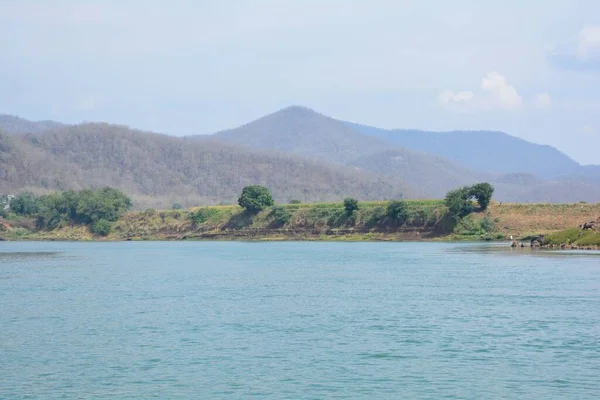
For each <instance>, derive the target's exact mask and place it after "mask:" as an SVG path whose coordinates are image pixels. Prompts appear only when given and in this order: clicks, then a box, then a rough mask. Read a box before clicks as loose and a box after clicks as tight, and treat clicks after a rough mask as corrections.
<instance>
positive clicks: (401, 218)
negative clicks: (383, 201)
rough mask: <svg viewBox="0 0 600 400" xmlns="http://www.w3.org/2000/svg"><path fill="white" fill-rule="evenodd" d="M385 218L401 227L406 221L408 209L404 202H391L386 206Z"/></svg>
mask: <svg viewBox="0 0 600 400" xmlns="http://www.w3.org/2000/svg"><path fill="white" fill-rule="evenodd" d="M386 214H387V217H388V218H390V219H391V220H392V221H394V222H395V223H397V224H399V225H402V224H404V223H405V222H406V220H407V219H408V207H407V205H406V202H405V201H402V200H393V201H390V203H389V204H388V206H387V212H386Z"/></svg>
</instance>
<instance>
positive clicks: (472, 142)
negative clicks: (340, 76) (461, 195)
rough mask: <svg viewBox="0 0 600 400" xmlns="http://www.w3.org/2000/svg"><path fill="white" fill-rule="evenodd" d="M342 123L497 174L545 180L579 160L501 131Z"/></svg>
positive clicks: (574, 166)
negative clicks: (524, 174)
mask: <svg viewBox="0 0 600 400" xmlns="http://www.w3.org/2000/svg"><path fill="white" fill-rule="evenodd" d="M344 123H345V124H346V125H347V126H348V127H351V128H352V129H354V130H356V131H358V132H361V133H364V134H365V135H368V136H371V137H374V138H377V139H378V140H383V141H385V142H388V143H390V144H393V145H396V146H402V147H406V148H408V149H411V150H416V151H424V152H428V153H432V154H436V155H439V156H441V157H444V158H447V159H449V160H453V161H455V162H459V163H461V164H463V165H464V166H466V167H469V168H473V169H475V170H478V171H486V172H491V173H498V174H512V173H531V174H534V175H537V176H539V177H542V178H545V179H554V178H557V177H559V176H561V175H566V174H571V173H574V172H575V171H576V170H577V169H578V168H579V167H580V165H579V163H577V162H576V161H575V160H573V159H572V158H570V157H569V156H567V155H566V154H564V153H562V152H560V151H559V150H557V149H555V148H554V147H551V146H548V145H541V144H535V143H531V142H528V141H526V140H524V139H521V138H517V137H514V136H511V135H508V134H506V133H504V132H495V131H449V132H429V131H421V130H408V129H394V130H385V129H379V128H374V127H371V126H366V125H360V124H355V123H351V122H344Z"/></svg>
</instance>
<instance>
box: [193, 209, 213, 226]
mask: <svg viewBox="0 0 600 400" xmlns="http://www.w3.org/2000/svg"><path fill="white" fill-rule="evenodd" d="M218 213H219V212H218V211H217V210H215V209H214V208H208V207H206V208H200V209H199V210H197V211H195V212H193V213H190V220H191V221H192V223H193V224H194V225H200V224H203V223H205V222H206V221H208V220H209V219H211V218H212V217H214V216H215V215H217V214H218Z"/></svg>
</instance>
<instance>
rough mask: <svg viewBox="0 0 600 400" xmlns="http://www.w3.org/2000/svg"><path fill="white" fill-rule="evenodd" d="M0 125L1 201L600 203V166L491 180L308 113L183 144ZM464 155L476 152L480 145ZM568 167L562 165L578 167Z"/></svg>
mask: <svg viewBox="0 0 600 400" xmlns="http://www.w3.org/2000/svg"><path fill="white" fill-rule="evenodd" d="M2 120H3V121H4V122H5V125H4V128H3V129H6V127H9V129H12V132H13V134H11V135H9V134H6V133H4V134H2V133H1V131H0V178H1V180H0V193H2V192H4V193H6V192H16V191H23V190H31V191H34V192H43V191H49V190H55V189H81V188H86V187H92V188H94V187H100V186H107V185H108V186H113V187H116V188H119V189H121V190H123V191H125V192H126V193H128V194H129V195H131V196H133V197H134V200H135V204H136V207H138V208H143V207H149V206H152V207H163V208H164V207H169V206H171V205H172V204H173V203H180V204H183V205H184V206H191V205H202V204H221V203H223V204H231V203H234V202H235V201H236V199H237V196H238V195H239V193H240V191H241V189H242V188H243V186H245V185H247V184H263V185H266V186H268V187H270V188H271V190H272V191H273V193H274V195H275V197H276V198H277V200H278V201H288V200H290V199H299V200H302V201H334V200H339V199H341V198H343V197H347V196H351V197H357V198H359V199H361V200H369V199H373V200H375V199H377V200H384V199H390V198H397V197H400V196H404V197H405V198H442V197H443V196H444V195H445V193H446V192H447V191H448V190H450V189H453V188H456V187H458V186H462V185H470V184H473V183H475V182H479V181H488V182H490V183H492V184H493V185H494V186H495V187H496V192H495V198H496V199H497V200H498V201H515V202H550V203H556V202H579V201H586V202H598V201H600V179H599V178H600V170H599V169H598V166H585V167H581V166H579V167H578V168H577V169H576V170H571V172H569V173H564V174H562V175H560V176H559V177H556V178H552V179H544V178H542V177H540V175H539V174H538V171H540V170H544V171H548V170H550V169H551V168H554V167H555V166H554V164H549V165H547V166H546V165H544V168H538V169H537V170H533V171H521V172H509V173H503V174H499V173H493V172H486V171H485V170H479V169H475V168H470V167H468V166H466V165H465V164H468V163H469V162H470V160H471V159H469V158H466V159H465V160H460V161H464V162H457V161H453V160H451V159H449V158H445V157H442V156H440V155H438V154H435V153H433V152H424V151H416V150H409V149H407V147H402V146H397V145H395V144H393V143H392V142H390V141H388V139H385V138H383V139H381V138H376V137H373V135H369V134H365V133H361V132H359V131H357V130H355V128H353V127H350V126H348V124H347V123H343V122H340V121H337V120H335V119H332V118H329V117H326V116H324V115H321V114H319V113H317V112H314V111H312V110H310V109H307V108H304V107H290V108H287V109H284V110H281V111H278V112H276V113H274V114H271V115H268V116H266V117H263V118H260V119H259V120H256V121H254V122H250V123H248V124H246V125H244V126H241V127H239V128H236V129H232V130H229V131H223V132H219V133H217V134H215V135H203V136H192V137H187V138H177V137H172V136H166V135H159V134H155V133H151V132H142V131H137V130H134V129H129V128H127V127H124V126H119V125H110V124H105V123H86V124H80V125H63V124H60V123H57V122H52V121H46V122H30V121H26V120H23V119H20V118H16V117H6V116H4V119H2ZM6 121H9V122H11V121H12V122H11V124H12V125H11V124H8V123H7V122H6ZM11 126H12V128H11ZM36 129H37V130H36ZM370 129H375V128H370ZM27 131H29V132H27ZM485 134H486V135H487V133H485ZM448 135H450V133H449V134H448ZM502 135H504V134H502ZM506 136H508V135H506ZM509 138H510V137H509ZM513 139H514V138H513ZM511 140H512V139H511ZM519 141H520V139H517V142H518V143H520V142H519ZM517 142H515V143H517ZM518 143H517V144H518ZM525 143H527V142H525ZM517 144H514V145H515V146H517ZM518 145H519V146H520V144H518ZM465 146H467V145H466V144H465ZM469 146H470V149H469V148H468V149H467V150H465V151H467V152H469V151H471V149H472V151H473V152H474V153H478V151H479V150H477V149H476V148H477V146H475V145H473V144H469ZM486 146H488V145H487V144H486V145H485V146H483V147H484V148H487V147H486ZM532 146H534V147H535V146H537V145H532ZM488 147H489V146H488ZM542 147H543V146H542ZM434 148H435V147H434ZM536 148H537V147H536ZM523 151H524V150H523ZM536 151H537V150H536ZM479 152H480V153H481V151H479ZM550 153H551V154H554V155H556V154H555V153H554V152H553V151H550ZM478 154H479V153H478ZM515 154H520V153H519V152H518V151H516V152H515ZM492 155H493V154H492ZM559 155H560V153H559ZM478 157H481V158H482V159H483V158H485V157H484V155H481V154H480V155H479V156H478ZM475 158H477V157H475ZM490 158H492V156H490ZM522 158H525V159H527V156H523V157H522ZM569 160H570V159H567V160H566V161H565V160H563V161H562V162H563V163H565V164H564V165H567V164H570V162H574V161H572V160H570V161H569ZM509 161H510V163H512V159H511V160H509ZM517 161H518V160H517ZM515 163H516V161H515ZM558 163H559V164H560V162H558ZM546 167H547V168H546ZM565 168H567V167H565ZM558 169H561V168H558Z"/></svg>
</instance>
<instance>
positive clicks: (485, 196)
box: [469, 182, 494, 210]
mask: <svg viewBox="0 0 600 400" xmlns="http://www.w3.org/2000/svg"><path fill="white" fill-rule="evenodd" d="M493 194H494V187H493V186H492V185H490V184H489V183H487V182H483V183H478V184H476V185H473V186H471V187H470V188H469V196H471V197H475V198H476V199H477V203H479V207H481V209H482V210H486V209H487V208H488V205H489V204H490V201H491V200H492V195H493Z"/></svg>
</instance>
